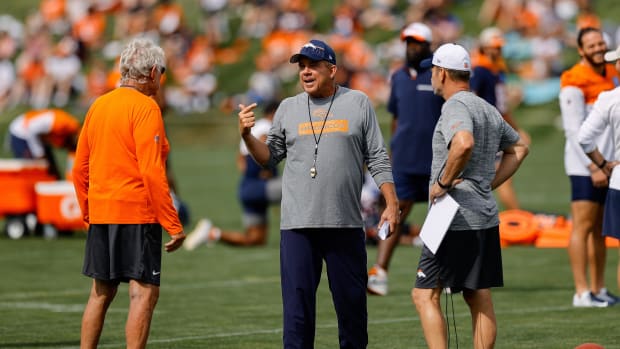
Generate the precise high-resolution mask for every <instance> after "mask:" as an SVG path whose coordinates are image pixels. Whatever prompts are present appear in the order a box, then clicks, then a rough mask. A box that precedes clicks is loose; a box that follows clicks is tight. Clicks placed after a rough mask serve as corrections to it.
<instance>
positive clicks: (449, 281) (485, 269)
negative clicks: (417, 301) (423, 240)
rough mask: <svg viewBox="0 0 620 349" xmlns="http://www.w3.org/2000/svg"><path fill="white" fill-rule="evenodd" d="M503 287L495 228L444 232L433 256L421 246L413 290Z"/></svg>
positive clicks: (500, 255) (497, 237) (459, 289)
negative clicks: (444, 234) (414, 288)
mask: <svg viewBox="0 0 620 349" xmlns="http://www.w3.org/2000/svg"><path fill="white" fill-rule="evenodd" d="M501 286H504V274H503V271H502V251H501V247H500V244H499V227H493V228H489V229H481V230H458V231H457V230H448V232H447V233H446V236H445V237H444V239H443V241H442V242H441V245H440V246H439V249H438V250H437V254H436V255H433V253H432V252H431V251H430V250H429V249H428V248H427V247H426V246H424V247H423V248H422V254H421V255H420V263H419V264H418V269H417V272H416V282H415V287H416V288H427V289H428V288H437V287H440V288H445V287H449V288H450V290H451V291H452V292H460V291H462V290H463V289H469V290H478V289H484V288H491V287H501Z"/></svg>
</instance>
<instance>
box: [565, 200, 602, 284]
mask: <svg viewBox="0 0 620 349" xmlns="http://www.w3.org/2000/svg"><path fill="white" fill-rule="evenodd" d="M597 206H598V204H595V203H593V202H590V201H573V202H572V203H571V215H572V217H573V230H572V232H571V237H570V242H569V245H568V255H569V257H570V264H571V269H572V272H573V281H574V283H575V292H576V293H577V294H581V293H583V292H585V291H587V290H589V288H588V281H587V277H586V275H587V271H586V264H587V259H588V257H587V255H588V252H587V251H588V248H587V247H588V243H587V241H588V235H590V234H591V232H592V229H593V227H594V221H595V218H594V217H595V216H596V211H597Z"/></svg>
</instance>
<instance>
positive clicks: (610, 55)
mask: <svg viewBox="0 0 620 349" xmlns="http://www.w3.org/2000/svg"><path fill="white" fill-rule="evenodd" d="M619 59H620V46H618V48H617V49H615V50H613V51H608V52H606V53H605V61H606V62H615V61H617V60H619Z"/></svg>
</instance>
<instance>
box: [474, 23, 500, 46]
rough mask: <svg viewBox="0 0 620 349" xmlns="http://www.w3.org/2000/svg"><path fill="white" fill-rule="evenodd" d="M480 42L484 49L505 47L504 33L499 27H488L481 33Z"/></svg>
mask: <svg viewBox="0 0 620 349" xmlns="http://www.w3.org/2000/svg"><path fill="white" fill-rule="evenodd" d="M478 41H479V42H480V46H482V47H502V46H504V33H503V32H502V31H501V29H499V28H497V27H488V28H485V29H484V30H483V31H482V32H480V37H479V39H478Z"/></svg>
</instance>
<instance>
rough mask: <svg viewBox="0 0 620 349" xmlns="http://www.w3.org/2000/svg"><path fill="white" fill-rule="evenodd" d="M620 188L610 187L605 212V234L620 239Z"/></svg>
mask: <svg viewBox="0 0 620 349" xmlns="http://www.w3.org/2000/svg"><path fill="white" fill-rule="evenodd" d="M618 210H620V190H616V189H609V191H608V192H607V201H606V202H605V213H604V214H603V235H605V236H611V237H613V238H616V239H620V215H619V214H618V212H620V211H618Z"/></svg>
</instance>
